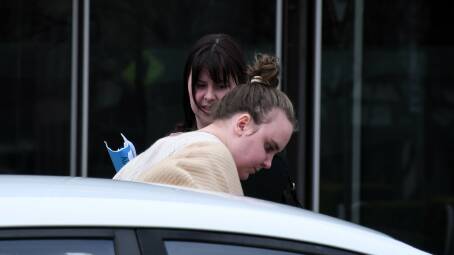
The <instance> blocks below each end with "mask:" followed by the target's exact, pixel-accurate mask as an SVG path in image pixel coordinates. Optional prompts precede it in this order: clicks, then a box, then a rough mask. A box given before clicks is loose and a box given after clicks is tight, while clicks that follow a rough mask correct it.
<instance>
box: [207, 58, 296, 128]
mask: <svg viewBox="0 0 454 255" xmlns="http://www.w3.org/2000/svg"><path fill="white" fill-rule="evenodd" d="M247 74H248V77H249V81H248V83H246V84H242V85H239V86H236V87H235V88H233V89H232V90H231V91H230V92H229V93H228V94H227V95H226V96H224V98H222V99H221V100H220V101H219V103H218V104H217V106H216V109H215V111H214V115H213V117H214V120H217V119H226V118H230V117H231V116H233V115H234V114H236V113H239V112H247V113H249V114H250V115H251V117H252V119H253V120H254V122H255V123H256V124H261V123H263V122H264V121H265V117H266V115H267V114H268V113H269V112H270V111H271V110H273V109H275V108H277V109H281V110H282V111H283V112H284V113H285V115H286V117H287V119H288V120H289V121H290V123H292V125H293V128H296V118H295V112H294V110H293V104H292V102H291V101H290V99H289V98H288V97H287V95H286V94H285V93H283V92H282V91H280V90H279V89H278V85H279V78H278V76H279V61H278V59H277V58H276V57H274V56H271V55H268V54H256V56H255V61H254V63H253V64H251V65H249V66H248V68H247Z"/></svg>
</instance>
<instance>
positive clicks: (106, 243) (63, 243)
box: [0, 239, 115, 255]
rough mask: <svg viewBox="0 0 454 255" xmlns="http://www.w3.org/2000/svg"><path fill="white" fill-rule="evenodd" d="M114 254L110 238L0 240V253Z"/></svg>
mask: <svg viewBox="0 0 454 255" xmlns="http://www.w3.org/2000/svg"><path fill="white" fill-rule="evenodd" d="M44 254H46V255H114V254H115V251H114V242H113V241H112V240H83V239H81V240H71V239H61V240H49V239H33V240H30V239H27V240H0V255H44Z"/></svg>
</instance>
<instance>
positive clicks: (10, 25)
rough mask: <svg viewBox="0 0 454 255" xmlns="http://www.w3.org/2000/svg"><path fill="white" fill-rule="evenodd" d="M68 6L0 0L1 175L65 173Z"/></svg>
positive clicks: (64, 0)
mask: <svg viewBox="0 0 454 255" xmlns="http://www.w3.org/2000/svg"><path fill="white" fill-rule="evenodd" d="M71 8H72V1H69V0H61V1H32V2H30V1H23V0H2V4H1V8H0V34H1V36H0V52H1V53H0V55H1V57H0V80H1V83H2V86H1V89H2V93H1V94H2V99H1V100H0V105H1V107H0V115H1V116H2V121H1V127H0V173H1V174H6V173H14V174H53V175H68V174H69V171H68V166H69V162H68V158H69V112H70V108H69V102H70V100H69V98H70V94H69V91H70V82H71V78H70V73H71V72H70V70H71V66H70V65H71V58H70V57H71Z"/></svg>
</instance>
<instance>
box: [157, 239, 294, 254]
mask: <svg viewBox="0 0 454 255" xmlns="http://www.w3.org/2000/svg"><path fill="white" fill-rule="evenodd" d="M164 244H165V247H166V249H167V253H168V254H169V255H212V254H216V255H231V254H235V255H301V253H294V252H287V251H279V250H270V249H264V248H255V247H247V246H236V245H226V244H215V243H201V242H183V241H166V242H165V243H164Z"/></svg>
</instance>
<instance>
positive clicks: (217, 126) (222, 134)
mask: <svg viewBox="0 0 454 255" xmlns="http://www.w3.org/2000/svg"><path fill="white" fill-rule="evenodd" d="M226 130H227V128H226V127H225V125H224V124H223V123H221V122H219V121H215V122H213V123H211V124H210V125H208V126H206V127H204V128H202V129H200V131H203V132H207V133H210V134H212V135H215V136H216V137H217V138H219V140H221V142H222V143H223V144H225V145H227V139H226Z"/></svg>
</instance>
